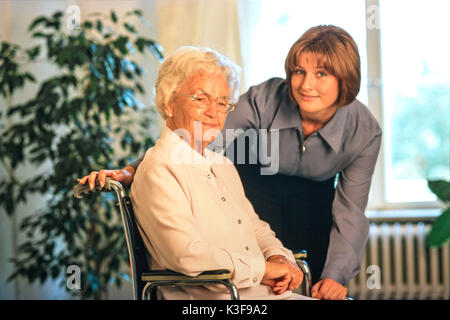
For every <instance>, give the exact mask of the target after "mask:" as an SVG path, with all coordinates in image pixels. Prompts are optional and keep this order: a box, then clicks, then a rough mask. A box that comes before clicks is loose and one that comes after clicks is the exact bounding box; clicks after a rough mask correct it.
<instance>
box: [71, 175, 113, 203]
mask: <svg viewBox="0 0 450 320" xmlns="http://www.w3.org/2000/svg"><path fill="white" fill-rule="evenodd" d="M111 181H114V180H113V179H111V178H110V177H106V180H105V185H104V187H103V188H102V187H100V184H99V182H98V181H97V180H96V181H95V187H94V189H91V188H89V185H88V184H87V183H86V184H77V185H76V186H74V187H73V193H74V196H75V198H78V199H81V198H83V197H84V196H85V195H86V194H88V193H89V192H98V191H111ZM116 183H118V182H117V181H116Z"/></svg>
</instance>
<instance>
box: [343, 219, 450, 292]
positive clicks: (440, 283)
mask: <svg viewBox="0 0 450 320" xmlns="http://www.w3.org/2000/svg"><path fill="white" fill-rule="evenodd" d="M430 228H431V223H430V222H422V221H418V222H371V223H370V231H369V240H368V243H367V248H366V252H365V254H364V257H363V263H362V266H361V271H360V273H359V274H358V275H357V276H356V277H355V278H354V279H352V280H351V281H350V282H349V283H348V285H347V289H348V294H349V296H351V297H354V298H356V299H361V300H364V299H369V300H374V299H384V300H400V299H401V300H410V299H419V300H424V299H433V300H436V299H445V300H448V299H450V246H449V243H448V242H447V244H445V245H444V246H443V247H440V248H433V249H430V248H429V247H428V245H427V234H428V231H429V230H430Z"/></svg>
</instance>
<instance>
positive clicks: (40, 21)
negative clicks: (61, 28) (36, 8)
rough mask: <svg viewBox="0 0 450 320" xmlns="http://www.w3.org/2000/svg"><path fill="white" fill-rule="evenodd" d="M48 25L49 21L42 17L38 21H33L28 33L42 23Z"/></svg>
mask: <svg viewBox="0 0 450 320" xmlns="http://www.w3.org/2000/svg"><path fill="white" fill-rule="evenodd" d="M44 22H45V23H46V24H47V23H48V19H47V18H46V17H44V16H42V17H37V18H36V19H34V20H33V22H32V23H31V24H30V26H29V27H28V31H31V30H33V29H34V28H36V27H37V26H38V25H39V24H41V23H44Z"/></svg>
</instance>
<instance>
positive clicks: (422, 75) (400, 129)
mask: <svg viewBox="0 0 450 320" xmlns="http://www.w3.org/2000/svg"><path fill="white" fill-rule="evenodd" d="M449 9H450V4H449V3H448V2H447V1H435V0H428V1H405V0H396V1H385V0H381V1H380V4H379V17H380V44H381V66H382V67H381V74H382V90H381V91H382V106H383V123H384V126H383V129H384V163H385V173H384V176H385V197H386V201H387V202H421V201H432V200H435V196H434V195H433V194H432V193H431V192H429V190H428V187H427V183H426V179H427V178H441V179H447V180H448V179H450V158H449V157H450V150H449V146H450V141H449V139H450V126H449V123H450V60H449V57H450V41H448V34H447V33H448V30H450V20H449V19H448V12H449Z"/></svg>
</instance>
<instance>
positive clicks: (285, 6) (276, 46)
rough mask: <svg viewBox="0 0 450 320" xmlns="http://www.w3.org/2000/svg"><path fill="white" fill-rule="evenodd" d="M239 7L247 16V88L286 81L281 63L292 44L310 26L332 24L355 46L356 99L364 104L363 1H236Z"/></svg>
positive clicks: (243, 27)
mask: <svg viewBox="0 0 450 320" xmlns="http://www.w3.org/2000/svg"><path fill="white" fill-rule="evenodd" d="M239 6H240V10H241V12H247V13H248V14H245V15H243V17H242V19H241V33H242V34H243V35H244V36H243V39H242V47H243V50H242V51H243V55H244V57H243V60H244V79H245V83H246V87H247V88H248V87H249V86H251V85H256V84H258V83H261V82H263V81H265V80H267V79H269V78H272V77H281V78H285V71H284V61H285V59H286V56H287V54H288V52H289V49H290V47H291V46H292V44H294V42H295V41H296V40H297V39H298V38H299V37H300V36H301V35H302V34H303V33H304V32H305V31H306V30H307V29H309V28H311V27H313V26H317V25H320V24H333V25H336V26H339V27H341V28H343V29H344V30H346V31H347V32H348V33H350V35H351V36H352V37H353V39H354V40H355V42H356V43H357V45H358V49H359V54H360V56H361V73H362V83H361V90H360V94H359V95H358V97H357V98H358V99H359V100H360V101H362V102H363V103H365V104H367V84H366V78H367V76H366V75H367V71H366V70H367V59H366V56H367V53H366V24H365V21H366V16H365V3H364V1H361V0H346V5H345V6H343V5H342V3H341V2H340V1H335V0H318V1H310V0H308V1H305V0H277V1H273V0H261V1H242V2H241V1H239ZM249 16H250V17H251V18H249ZM249 19H251V21H250V20H249Z"/></svg>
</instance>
